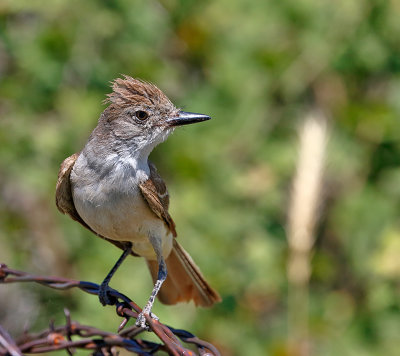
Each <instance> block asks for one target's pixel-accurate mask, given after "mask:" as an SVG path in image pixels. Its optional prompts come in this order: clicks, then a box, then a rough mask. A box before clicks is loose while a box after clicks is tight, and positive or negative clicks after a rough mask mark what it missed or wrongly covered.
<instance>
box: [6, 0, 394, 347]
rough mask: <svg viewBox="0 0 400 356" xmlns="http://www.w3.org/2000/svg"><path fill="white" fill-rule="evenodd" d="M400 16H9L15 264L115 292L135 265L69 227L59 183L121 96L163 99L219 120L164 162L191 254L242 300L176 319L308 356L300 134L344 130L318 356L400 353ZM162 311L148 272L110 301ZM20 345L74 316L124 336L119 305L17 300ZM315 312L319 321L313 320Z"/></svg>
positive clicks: (160, 10)
mask: <svg viewBox="0 0 400 356" xmlns="http://www.w3.org/2000/svg"><path fill="white" fill-rule="evenodd" d="M399 16H400V3H399V2H398V1H395V0H392V1H390V0H388V1H384V0H370V1H367V0H366V1H361V0H354V1H347V0H336V1H328V0H318V1H317V0H314V1H312V0H296V1H294V0H282V1H272V0H270V1H248V0H235V1H232V0H218V1H210V0H209V1H190V0H189V1H178V0H175V1H174V0H170V1H167V0H165V1H161V0H160V1H154V0H150V1H129V0H115V1H94V0H85V1H77V0H54V1H44V0H36V1H32V0H26V1H22V0H1V1H0V261H3V262H5V263H7V264H8V265H9V266H10V267H13V268H19V269H24V270H26V271H29V272H32V273H37V274H46V275H58V276H64V277H69V278H75V279H81V280H90V281H93V282H100V281H101V280H102V278H103V277H104V276H105V274H106V273H107V272H108V270H109V268H110V267H111V266H112V264H113V263H114V261H115V260H116V258H117V257H118V255H119V251H118V250H117V249H116V248H114V247H113V246H112V245H109V244H106V243H105V242H104V241H101V240H100V239H96V238H95V237H94V236H92V235H91V234H90V233H89V232H88V231H85V230H84V229H83V228H82V227H81V226H80V225H79V224H77V223H75V222H73V221H72V220H70V219H69V218H67V217H66V216H62V215H61V214H59V213H58V211H57V209H56V207H55V203H54V190H55V183H56V178H57V171H58V167H59V165H60V163H61V162H62V161H63V159H64V158H65V157H67V156H69V155H71V154H72V153H74V152H76V151H79V150H80V149H81V148H82V146H83V145H84V143H85V141H86V139H87V137H88V135H89V133H90V131H91V130H92V129H93V127H94V126H95V125H96V121H97V118H98V117H99V115H100V113H101V112H102V110H104V105H103V104H102V103H101V102H102V100H103V99H104V98H105V95H106V94H107V93H109V92H110V88H109V85H110V81H111V80H113V79H114V78H116V77H118V76H120V75H121V74H128V75H131V76H134V77H138V78H142V79H145V80H148V81H151V82H154V83H156V84H157V85H158V86H159V87H160V88H161V89H162V90H163V91H165V93H166V94H167V95H168V96H169V97H170V98H171V100H172V101H173V102H174V103H175V104H176V105H177V106H179V107H182V108H184V109H185V110H187V111H194V112H201V113H204V114H208V115H210V116H212V117H213V120H211V121H208V122H207V123H203V124H199V125H193V126H187V127H185V128H181V129H179V130H176V131H175V133H174V134H173V135H172V136H171V137H170V138H169V140H168V141H167V142H165V143H163V144H162V145H160V146H159V147H157V148H156V149H155V151H154V152H153V153H152V155H151V159H152V160H153V161H154V162H155V163H156V165H157V167H158V170H159V172H160V174H161V175H162V176H163V177H164V179H165V180H166V182H167V184H168V187H169V191H170V195H171V208H170V212H171V215H172V217H173V218H174V220H175V222H176V224H177V231H178V235H179V237H178V238H179V241H180V242H181V243H182V245H183V246H184V247H185V248H186V249H187V250H188V251H189V252H190V253H191V255H192V256H193V258H194V260H195V261H196V262H197V264H198V265H199V266H200V267H201V269H202V271H203V273H204V274H205V275H206V276H207V279H208V280H209V281H210V283H211V284H212V285H213V286H214V287H215V288H216V289H218V291H219V292H220V293H221V295H222V297H223V302H222V303H220V304H218V305H216V306H215V307H214V308H212V309H195V308H194V307H193V306H192V305H178V306H173V307H166V306H163V305H161V304H160V303H157V304H156V306H155V308H154V312H155V313H156V314H157V315H158V316H159V317H160V318H161V321H162V322H164V323H167V324H169V325H172V326H174V327H177V328H183V329H188V330H190V331H192V332H194V333H195V334H196V335H197V336H199V337H200V338H203V339H206V340H207V341H210V342H212V343H213V344H215V345H216V346H217V347H218V348H219V349H220V350H221V352H222V353H223V354H224V355H298V354H301V352H300V347H298V346H297V345H296V344H295V345H292V344H291V343H289V342H288V339H290V337H291V335H290V333H291V331H290V330H291V329H290V325H288V290H290V287H291V286H290V283H288V279H287V268H286V265H287V259H288V255H289V251H288V244H287V236H286V231H287V212H288V206H289V202H290V192H291V182H292V179H293V176H294V173H295V170H296V162H297V156H298V150H299V149H298V128H299V126H300V125H301V122H302V121H303V119H304V118H305V117H306V116H307V114H308V112H309V111H310V110H313V109H315V108H319V109H320V110H322V111H323V112H324V113H325V114H326V115H327V116H328V117H329V118H330V124H329V131H330V132H329V136H330V139H329V143H328V147H327V156H326V162H325V176H324V183H323V189H322V192H321V197H320V198H321V199H320V204H319V211H318V217H319V220H318V223H317V227H316V233H315V238H316V241H315V245H314V248H313V252H312V254H311V257H312V259H311V267H312V271H311V279H310V283H309V284H308V285H307V286H306V290H308V292H309V296H310V300H309V309H308V311H307V313H308V323H309V345H310V350H309V353H310V354H315V355H317V354H318V355H398V352H399V351H398V350H399V341H400V336H399V335H400V308H399V307H400V305H399V296H400V293H399V290H400V283H399V277H400V262H399V261H400V221H399V207H400V206H399V197H400V184H399V181H400V168H399V163H400V143H399V134H400V124H399V113H400V41H399V33H400V21H399ZM111 285H112V286H113V287H114V288H117V289H119V290H120V291H121V292H123V293H126V294H127V295H129V296H130V297H132V299H133V300H135V301H136V302H137V303H138V304H139V305H143V304H144V303H145V301H146V299H147V297H148V294H149V292H150V290H151V278H150V276H149V273H148V271H147V270H146V266H145V263H144V261H142V260H140V259H133V258H131V259H129V261H127V262H126V263H125V264H124V265H123V267H122V268H121V270H120V271H119V272H118V273H117V275H116V276H115V278H114V279H113V281H112V284H111ZM0 300H1V302H0V323H1V324H2V325H3V326H5V327H6V328H7V329H8V330H9V331H10V332H11V333H12V334H13V335H19V334H20V333H22V330H23V328H24V326H25V325H28V327H29V329H30V330H32V331H39V330H41V329H42V328H45V327H46V326H47V325H48V322H49V320H50V319H51V318H54V319H55V320H56V323H62V322H63V320H64V319H63V308H64V307H68V308H69V309H70V310H71V313H72V318H73V319H74V320H78V321H80V322H81V323H87V324H89V325H93V326H96V327H99V328H104V329H106V330H110V331H115V330H116V327H117V325H118V324H119V321H120V319H119V318H118V317H117V316H116V315H115V312H114V309H113V308H104V309H103V307H102V306H101V305H100V304H99V303H98V302H97V300H96V298H95V297H93V296H89V295H84V294H83V293H81V292H79V291H76V290H73V291H69V292H58V291H52V290H47V289H46V288H44V287H37V286H33V285H23V286H22V285H9V286H0ZM300 307H304V310H307V309H305V307H306V306H305V305H304V306H300Z"/></svg>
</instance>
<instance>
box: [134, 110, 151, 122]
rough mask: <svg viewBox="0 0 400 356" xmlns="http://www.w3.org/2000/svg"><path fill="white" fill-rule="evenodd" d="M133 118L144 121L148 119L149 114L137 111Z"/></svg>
mask: <svg viewBox="0 0 400 356" xmlns="http://www.w3.org/2000/svg"><path fill="white" fill-rule="evenodd" d="M135 116H136V118H137V119H139V120H141V121H144V120H146V119H147V118H148V117H149V114H148V113H147V112H146V111H143V110H138V111H136V112H135Z"/></svg>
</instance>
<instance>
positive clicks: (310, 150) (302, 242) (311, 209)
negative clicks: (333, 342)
mask: <svg viewBox="0 0 400 356" xmlns="http://www.w3.org/2000/svg"><path fill="white" fill-rule="evenodd" d="M327 136H328V124H327V119H326V117H325V116H324V115H323V114H322V113H320V112H315V113H312V114H310V115H309V116H308V117H307V118H306V120H305V122H304V124H303V126H302V128H301V129H300V143H299V157H298V163H297V171H296V175H295V177H294V180H293V188H292V196H291V202H290V206H289V216H288V243H289V258H288V262H287V270H288V283H289V296H288V297H289V310H288V313H289V315H288V322H289V338H290V340H289V341H290V343H291V344H293V346H294V348H295V349H296V350H298V351H299V354H300V355H309V353H310V351H309V347H310V345H309V335H308V302H309V301H308V285H309V279H310V271H311V250H312V247H313V245H314V241H315V238H314V227H315V224H316V221H317V218H318V213H317V209H318V205H319V202H320V193H321V186H322V176H323V166H324V161H325V147H326V142H327Z"/></svg>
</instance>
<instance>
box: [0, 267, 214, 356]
mask: <svg viewBox="0 0 400 356" xmlns="http://www.w3.org/2000/svg"><path fill="white" fill-rule="evenodd" d="M18 282H34V283H38V284H41V285H44V286H46V287H49V288H53V289H60V290H65V289H71V288H79V289H80V290H82V291H84V292H86V293H89V294H94V295H98V291H99V287H100V286H99V285H98V284H96V283H92V282H85V281H78V280H73V279H68V278H60V277H46V276H37V275H32V274H29V273H27V272H23V271H18V270H14V269H11V268H8V267H7V266H6V265H5V264H3V263H1V264H0V284H1V283H2V284H7V283H18ZM109 296H110V298H112V300H113V301H114V303H115V305H116V313H117V315H118V316H120V317H123V320H122V322H121V324H120V325H119V327H118V332H117V333H111V332H107V331H102V330H100V329H97V328H95V327H92V326H87V325H82V324H80V323H78V322H76V321H71V317H70V313H69V311H68V310H67V309H65V310H64V312H65V315H66V324H65V325H63V326H58V327H55V326H54V325H52V324H51V325H50V327H49V328H48V329H47V330H44V331H42V332H40V333H37V334H32V333H27V332H25V333H24V334H23V335H22V336H21V337H20V338H19V339H18V340H17V341H14V340H13V339H12V338H11V337H10V335H9V334H8V333H7V331H6V330H5V329H4V328H2V327H1V325H0V355H1V356H3V355H7V356H8V355H11V356H21V355H23V353H46V352H51V351H56V350H66V351H67V352H68V353H69V354H70V355H72V354H73V353H74V349H86V350H93V353H92V355H95V356H114V355H117V351H116V349H117V347H119V348H124V349H125V350H127V351H130V352H133V353H136V354H138V355H154V354H155V352H157V351H164V352H166V353H168V354H169V355H174V356H178V355H185V356H194V355H200V356H220V353H219V352H218V350H217V349H216V348H215V346H213V345H212V344H210V343H208V342H206V341H203V340H201V339H199V338H198V337H196V336H195V335H193V334H192V333H190V332H188V331H186V330H181V329H175V328H173V327H171V326H167V325H164V324H162V323H160V322H159V321H158V320H155V319H152V318H151V317H150V316H149V315H145V318H146V321H147V324H148V326H149V331H150V332H153V333H154V334H155V335H157V337H158V338H159V340H160V343H155V342H150V341H146V340H143V339H139V338H137V336H138V335H139V334H141V333H143V332H144V331H145V329H143V328H141V327H138V326H132V327H129V328H126V329H125V326H126V324H127V323H128V321H129V320H130V319H131V318H135V319H136V318H137V316H138V315H139V313H140V312H141V311H142V310H141V308H140V307H139V306H138V305H137V304H136V303H135V302H133V301H132V300H131V299H130V298H128V297H127V296H126V295H124V294H122V293H120V292H118V291H117V290H115V289H112V288H110V292H109ZM72 336H74V337H79V338H80V339H79V340H72ZM181 341H183V342H185V343H187V344H191V345H193V346H195V347H196V349H197V353H196V352H195V351H193V350H190V349H188V348H186V347H184V346H183V345H182V343H181Z"/></svg>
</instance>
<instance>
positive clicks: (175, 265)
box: [147, 239, 221, 307]
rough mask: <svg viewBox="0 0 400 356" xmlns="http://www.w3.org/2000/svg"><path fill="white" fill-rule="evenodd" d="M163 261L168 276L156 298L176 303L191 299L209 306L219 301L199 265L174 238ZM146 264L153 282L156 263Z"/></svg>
mask: <svg viewBox="0 0 400 356" xmlns="http://www.w3.org/2000/svg"><path fill="white" fill-rule="evenodd" d="M165 262H166V264H167V270H168V276H167V279H166V280H165V282H164V283H163V285H162V287H161V289H160V291H159V293H158V299H160V301H161V302H162V303H164V304H176V303H178V302H188V301H190V300H193V301H194V303H195V304H196V305H198V306H202V307H210V306H212V305H213V304H214V303H217V302H220V301H221V297H220V296H219V294H218V293H217V292H216V291H215V290H214V289H213V288H211V286H210V285H209V284H208V283H207V281H206V280H205V279H204V277H203V275H202V274H201V272H200V269H199V267H197V266H196V264H195V263H194V261H193V260H192V258H191V257H190V255H189V254H188V253H187V252H186V251H185V250H184V249H183V247H182V246H181V245H179V243H178V242H177V241H176V240H175V239H174V240H173V248H172V251H171V253H170V255H169V256H168V258H167V259H166V260H165ZM147 265H148V266H149V269H150V272H151V276H152V278H153V281H154V282H155V281H156V280H157V274H158V263H157V261H150V260H147Z"/></svg>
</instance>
